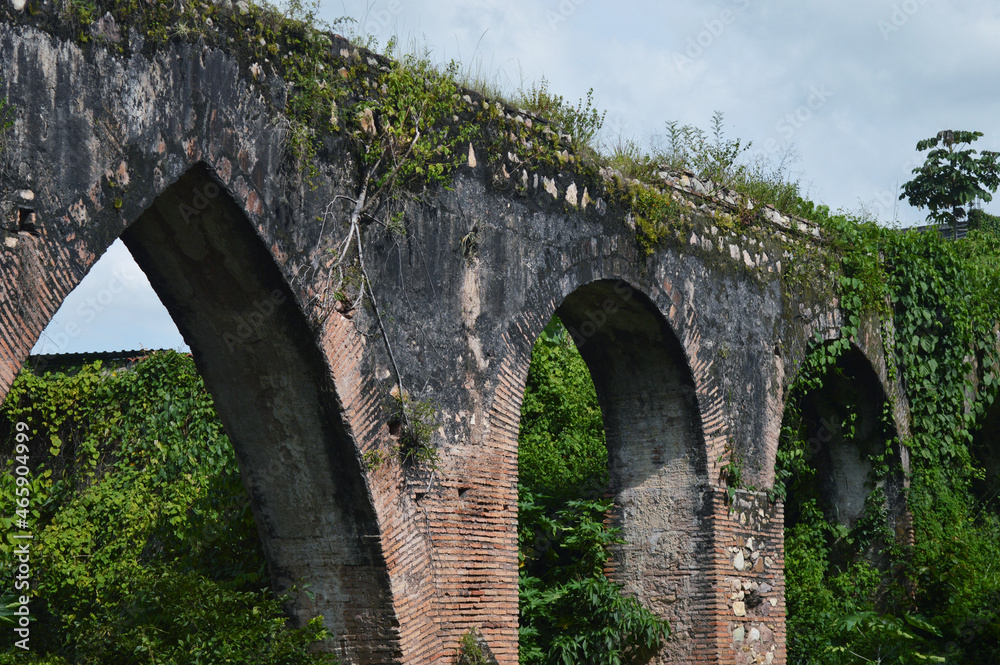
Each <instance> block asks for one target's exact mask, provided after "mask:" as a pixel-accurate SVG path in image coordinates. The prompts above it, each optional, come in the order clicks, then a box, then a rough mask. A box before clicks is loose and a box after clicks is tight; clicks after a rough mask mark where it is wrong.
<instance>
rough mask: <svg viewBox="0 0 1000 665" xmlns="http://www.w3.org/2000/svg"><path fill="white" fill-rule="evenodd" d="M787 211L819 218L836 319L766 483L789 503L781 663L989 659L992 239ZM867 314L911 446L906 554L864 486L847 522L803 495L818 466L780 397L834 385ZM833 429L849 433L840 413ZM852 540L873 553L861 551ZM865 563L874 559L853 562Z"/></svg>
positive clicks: (996, 529)
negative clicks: (897, 392)
mask: <svg viewBox="0 0 1000 665" xmlns="http://www.w3.org/2000/svg"><path fill="white" fill-rule="evenodd" d="M801 209H802V210H803V211H804V212H806V213H807V214H808V215H809V216H810V217H811V218H813V219H814V220H816V221H817V222H819V223H820V224H821V226H823V228H824V231H825V233H826V239H827V242H828V245H827V247H828V249H829V250H830V251H831V252H832V255H833V256H835V257H836V258H837V263H839V269H840V272H841V278H840V294H839V298H840V302H841V306H842V308H843V309H844V311H845V317H846V321H845V326H844V328H843V330H842V331H841V339H840V340H837V341H833V342H825V343H823V342H819V341H817V342H816V343H814V345H813V347H812V350H811V352H810V354H809V355H808V356H807V358H806V360H805V362H804V364H803V366H802V368H801V370H800V374H799V376H798V377H797V379H796V382H795V384H794V386H793V391H792V392H793V397H792V398H790V400H789V407H788V409H787V410H786V414H787V417H786V421H785V423H784V425H783V436H782V443H781V447H780V449H779V455H778V468H777V470H776V475H777V478H776V491H777V493H778V494H779V496H780V495H781V493H782V492H783V491H784V488H785V487H792V488H794V491H793V495H794V497H795V498H794V500H795V502H796V506H790V508H791V509H792V510H790V511H789V513H786V514H790V513H794V512H795V510H797V511H798V520H797V522H795V523H794V524H792V525H790V526H789V528H788V529H787V530H786V583H787V602H788V607H789V635H790V640H789V662H790V663H837V664H840V663H856V662H894V663H910V662H933V661H934V659H940V658H945V659H946V660H947V662H949V663H959V664H964V663H969V664H971V663H982V662H996V661H997V660H998V659H1000V639H998V634H1000V612H998V611H997V610H996V607H997V603H996V601H997V599H998V598H1000V574H998V571H995V570H994V568H995V564H994V560H995V543H996V542H997V540H998V539H1000V517H998V514H997V511H996V508H995V507H991V506H989V505H987V504H986V503H985V501H987V500H988V498H987V499H984V500H983V501H984V502H980V500H979V499H977V497H976V495H975V494H974V493H973V492H972V489H971V488H972V483H973V481H974V480H976V479H977V478H981V477H982V476H983V473H984V472H983V470H982V469H979V468H977V467H978V463H977V461H976V459H975V458H974V456H973V455H972V452H971V450H970V444H971V442H972V437H973V434H974V433H975V432H976V431H977V430H978V429H979V428H980V427H982V426H983V423H984V420H985V416H986V414H987V413H988V412H989V410H990V409H991V408H992V405H993V404H994V401H995V396H996V391H997V383H998V381H997V374H996V368H997V360H998V359H997V347H996V332H995V328H994V322H996V321H997V320H1000V299H998V297H997V294H998V293H1000V263H998V261H997V258H996V257H997V256H1000V239H998V237H997V235H996V233H994V232H992V231H991V230H989V229H988V228H987V229H983V230H973V231H971V232H970V235H969V237H968V238H967V239H965V240H961V241H958V242H950V241H946V240H944V239H943V238H942V237H941V236H940V235H938V234H927V233H925V234H920V233H913V232H909V233H901V232H898V231H894V230H889V229H884V228H881V227H878V226H876V225H875V224H873V223H871V222H868V221H864V220H858V219H856V218H851V217H848V216H845V215H834V214H831V213H830V212H829V210H828V209H826V208H823V207H820V208H816V207H814V206H812V205H811V204H807V203H806V202H802V204H801ZM988 221H989V220H988V218H987V222H988ZM866 312H869V313H874V314H877V315H879V316H880V317H882V319H883V321H888V322H891V329H890V328H889V327H888V326H887V325H885V324H883V327H882V332H883V341H884V344H885V348H886V356H887V358H886V359H887V364H888V369H889V373H890V378H898V379H899V380H900V381H901V382H902V383H903V384H904V385H905V386H906V390H907V396H908V402H909V406H910V412H911V422H910V431H911V437H910V438H909V439H907V440H905V441H900V442H898V444H895V445H905V446H906V447H907V449H908V450H909V451H910V464H911V479H910V480H911V484H910V488H909V492H908V495H907V502H908V505H909V507H910V510H911V511H912V515H913V538H914V543H915V544H914V545H913V546H910V547H905V546H903V544H902V543H900V542H896V541H895V538H894V537H893V536H894V535H899V534H887V533H886V529H885V525H886V521H885V520H886V516H885V514H884V512H880V511H879V510H876V509H875V508H878V507H880V506H882V505H883V504H884V500H883V499H882V498H881V497H880V496H879V495H878V494H874V495H873V496H872V497H869V504H868V510H867V512H866V516H865V518H864V519H863V520H862V521H861V522H859V523H858V524H856V525H855V526H854V528H853V529H845V528H844V527H838V525H835V524H831V523H829V522H828V521H827V518H826V517H825V516H824V515H823V514H822V511H821V510H820V507H819V505H818V504H817V503H816V502H815V496H811V495H810V494H809V493H808V491H807V489H808V486H809V484H810V482H811V478H812V477H813V476H814V474H815V473H816V469H815V468H814V466H813V464H812V463H811V461H810V458H809V454H808V452H809V451H808V449H807V448H806V446H805V445H804V442H803V441H802V430H801V427H800V425H801V423H800V422H798V421H796V409H795V403H796V402H795V399H796V398H795V397H794V395H795V394H796V391H798V394H801V393H802V392H805V391H808V390H815V389H820V388H823V387H828V386H829V385H832V382H833V381H834V380H835V379H836V376H837V374H836V368H837V364H838V362H839V359H840V358H841V357H842V355H843V353H844V352H845V351H846V350H847V349H848V348H849V340H850V339H851V338H853V337H855V336H856V335H857V334H858V329H859V326H860V317H861V315H862V314H864V313H866ZM848 402H849V399H847V401H845V402H843V403H844V404H847V403H848ZM849 410H850V409H848V411H849ZM885 418H886V419H887V420H888V415H886V416H885ZM843 426H844V431H845V432H848V433H850V426H851V423H850V422H849V420H845V422H844V425H843ZM890 443H893V442H890ZM887 452H888V451H870V452H869V455H870V457H869V459H870V461H871V463H872V465H873V469H874V472H875V474H876V475H878V474H883V473H886V472H887V471H888V465H889V463H890V456H888V455H887ZM866 543H867V544H868V545H872V544H876V545H877V546H878V547H877V548H876V549H881V551H882V554H881V555H880V556H879V557H876V558H875V559H871V560H869V559H867V558H865V557H860V558H859V555H860V553H861V552H862V551H863V550H864V549H865V548H864V546H865V545H866ZM846 545H850V547H849V548H848V556H846V557H845V556H844V548H845V546H846ZM851 551H853V552H855V554H850V552H851ZM838 552H839V554H838ZM866 561H870V562H879V561H880V562H881V563H879V564H878V565H877V566H876V567H875V568H863V567H861V565H862V564H864V563H865V562H866ZM938 662H941V661H940V660H939V661H938Z"/></svg>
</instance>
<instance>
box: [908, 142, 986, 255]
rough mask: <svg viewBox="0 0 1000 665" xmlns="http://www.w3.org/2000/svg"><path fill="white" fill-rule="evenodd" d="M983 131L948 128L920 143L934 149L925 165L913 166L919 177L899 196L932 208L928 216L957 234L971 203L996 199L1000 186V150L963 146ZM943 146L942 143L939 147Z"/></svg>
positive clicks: (912, 203)
mask: <svg viewBox="0 0 1000 665" xmlns="http://www.w3.org/2000/svg"><path fill="white" fill-rule="evenodd" d="M982 135H983V133H982V132H965V131H957V130H951V129H946V130H944V131H940V132H938V134H937V136H935V137H934V138H929V139H924V140H923V141H920V142H919V143H917V150H918V151H919V152H923V151H924V150H929V149H932V148H933V149H932V150H931V151H930V152H929V153H928V154H927V159H926V160H925V161H924V164H923V166H920V167H918V168H915V169H913V173H914V174H916V177H915V178H913V180H910V181H909V182H907V183H906V184H905V185H903V193H902V194H900V195H899V198H900V199H901V200H902V199H904V198H905V199H906V200H907V201H909V203H910V205H912V206H915V207H917V208H927V209H928V210H930V215H928V218H929V219H933V220H934V221H935V222H937V223H938V224H947V225H948V226H950V227H951V229H952V238H953V239H954V238H957V233H958V229H957V225H958V222H959V221H961V220H962V219H963V218H965V216H966V214H967V208H966V206H968V204H970V203H972V202H974V201H975V200H976V199H982V200H983V201H991V200H993V192H994V191H996V189H997V187H998V186H1000V152H993V151H991V150H984V151H983V152H982V154H980V156H979V157H978V158H977V157H974V155H975V154H976V150H973V149H972V148H968V147H967V148H965V149H960V148H961V147H962V146H968V145H971V144H972V143H973V142H974V141H976V140H977V139H978V138H979V137H980V136H982ZM938 146H941V147H938Z"/></svg>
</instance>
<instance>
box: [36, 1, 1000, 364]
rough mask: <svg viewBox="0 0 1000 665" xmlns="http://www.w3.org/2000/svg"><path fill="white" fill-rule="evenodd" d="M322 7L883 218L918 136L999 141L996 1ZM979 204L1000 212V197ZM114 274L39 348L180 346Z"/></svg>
mask: <svg viewBox="0 0 1000 665" xmlns="http://www.w3.org/2000/svg"><path fill="white" fill-rule="evenodd" d="M321 12H322V15H323V17H324V18H326V19H328V20H331V21H332V20H334V19H336V18H337V17H341V16H349V17H352V18H354V19H355V20H356V22H355V23H354V24H353V30H354V32H355V33H357V34H370V35H373V36H374V37H375V39H377V40H378V43H379V44H382V45H384V44H385V43H386V42H387V41H388V40H389V38H390V37H391V36H393V35H397V36H398V37H399V41H400V42H401V43H402V44H403V45H404V46H406V47H407V48H409V49H411V50H413V49H416V50H418V51H420V52H428V53H429V54H430V57H431V58H432V59H434V60H436V61H438V62H442V63H443V62H447V61H449V60H451V59H453V58H454V59H457V60H459V61H461V62H462V63H463V67H464V68H465V69H466V70H467V71H469V72H470V73H471V74H472V75H474V76H478V77H480V78H482V77H486V78H488V79H490V80H493V81H496V82H497V83H498V84H499V85H500V86H501V87H503V88H506V89H507V90H508V91H509V92H510V93H515V92H516V91H517V90H518V89H519V88H521V87H530V86H531V85H532V83H534V82H537V81H539V80H540V79H541V78H542V77H545V78H546V79H547V80H548V82H549V87H550V90H552V91H553V92H555V93H558V94H561V95H563V96H564V97H565V98H567V99H568V100H571V101H573V102H575V101H576V100H578V99H580V98H582V97H584V96H585V95H586V94H587V91H588V90H589V89H590V88H593V90H594V102H595V105H596V106H597V107H598V108H600V109H606V110H607V116H606V120H605V127H604V138H605V140H607V141H612V140H615V139H617V138H619V137H621V138H626V139H633V140H636V141H638V142H640V143H644V144H645V143H648V142H650V141H652V140H655V139H656V138H657V136H662V134H663V131H664V125H665V123H666V122H667V121H669V120H676V121H679V122H680V123H681V124H693V125H697V126H700V127H703V128H706V129H707V128H708V127H709V123H710V120H711V117H712V114H713V112H714V111H721V112H723V113H724V114H725V131H726V135H727V137H729V138H740V139H743V140H744V141H751V142H752V143H753V146H752V148H751V153H753V154H755V155H760V156H766V157H771V158H773V159H778V158H779V157H780V155H781V154H782V153H783V152H784V150H785V148H786V147H791V148H793V149H794V153H795V154H797V155H798V161H796V162H795V163H794V164H793V165H792V170H793V171H794V172H795V175H796V177H797V178H798V179H799V180H800V181H801V182H802V184H803V186H804V189H805V191H806V193H807V194H808V195H809V198H811V199H813V200H815V201H817V202H820V203H826V204H827V205H829V206H830V207H831V208H833V209H838V208H843V209H845V210H849V211H855V212H857V211H859V210H860V209H862V208H864V209H865V210H867V211H868V212H869V213H872V214H875V215H877V217H878V218H879V219H880V220H881V221H883V222H884V223H887V224H891V223H893V220H898V223H899V224H901V225H903V226H908V225H911V224H914V223H918V222H921V221H922V220H923V217H924V215H923V213H921V212H920V211H917V210H913V209H912V208H909V207H908V206H907V205H906V204H905V203H903V202H897V200H896V199H897V197H898V191H899V187H900V186H901V185H902V183H905V182H906V181H907V180H909V179H910V177H911V174H910V171H911V169H912V168H913V167H914V166H916V165H918V164H920V163H921V162H922V161H923V160H922V158H921V157H920V156H919V155H918V153H916V151H915V150H914V148H915V145H916V143H917V141H919V140H920V139H923V138H927V137H931V136H934V135H935V134H936V133H937V132H938V131H940V130H942V129H966V130H978V131H982V132H983V133H984V134H985V136H984V137H983V138H982V139H980V140H979V142H978V143H977V144H976V146H975V147H977V148H980V149H993V150H1000V3H994V2H988V1H985V0H979V1H976V0H952V1H947V0H901V1H892V2H889V1H880V0H865V1H863V2H862V1H861V0H839V1H838V2H829V1H825V2H818V1H815V0H794V1H793V0H771V1H769V2H763V1H762V0H718V1H717V2H704V1H701V0H697V1H696V0H675V1H666V2H664V1H663V0H660V1H659V2H653V1H649V0H641V1H640V0H633V1H627V0H626V1H624V2H615V3H609V2H602V1H599V0H459V1H454V2H448V1H446V0H324V1H323V2H322V3H321ZM985 208H986V209H987V210H989V211H991V212H993V213H997V214H1000V203H996V202H995V203H992V204H987V205H986V206H985ZM105 263H106V264H108V265H106V266H105V265H104V264H105ZM116 270H117V271H118V272H119V273H123V274H124V273H128V271H134V270H137V269H136V268H134V267H130V265H129V263H128V252H127V251H125V250H124V248H123V247H120V246H119V247H118V248H116V249H115V250H113V251H109V253H108V255H107V256H106V259H103V260H102V261H101V262H100V263H99V265H98V266H97V267H95V269H94V270H93V271H91V275H89V276H88V278H87V279H86V280H85V281H84V283H82V284H81V285H80V287H78V289H77V291H75V292H74V294H73V295H74V296H76V297H77V298H79V299H80V300H78V301H77V302H75V303H74V302H71V301H70V300H67V302H66V304H65V305H64V307H63V308H62V310H60V315H59V316H57V318H56V319H55V320H54V321H53V323H52V324H51V325H50V328H49V329H48V330H47V331H46V334H45V335H43V337H42V339H41V340H40V342H39V346H37V347H36V350H41V349H43V348H45V344H46V342H47V341H48V343H49V344H48V350H50V351H58V352H71V351H86V350H101V349H114V350H117V349H122V348H140V347H142V346H145V347H147V348H154V347H163V346H167V347H178V346H179V345H182V344H183V340H181V339H180V336H179V335H178V334H177V333H176V330H173V329H172V326H169V325H168V324H169V319H168V318H167V316H166V313H165V311H162V309H161V308H160V309H159V313H160V315H161V316H162V317H163V318H162V319H156V318H155V316H156V315H157V312H156V310H157V309H158V302H157V301H156V300H155V296H154V295H152V292H151V291H150V290H149V288H148V284H146V285H144V284H143V282H144V280H142V279H141V278H136V279H134V280H132V281H130V282H129V288H126V289H124V290H123V291H122V293H121V294H114V297H112V298H110V302H109V303H108V304H107V305H106V306H102V311H101V312H100V313H99V314H100V316H99V317H94V316H93V314H94V312H93V311H92V310H93V308H89V309H88V306H87V305H86V303H87V302H88V301H87V298H95V297H97V296H99V295H100V293H101V290H102V289H104V290H105V291H106V290H107V289H108V281H109V280H110V279H112V278H113V277H114V275H115V271H116ZM88 294H90V295H88ZM94 294H96V295H94ZM104 299H105V300H108V299H109V298H108V296H107V294H105V296H104ZM94 302H97V303H98V304H100V301H99V300H98V301H94ZM81 303H83V304H82V305H81ZM81 307H82V309H81ZM164 320H165V321H164ZM73 324H76V327H75V328H72V330H73V333H74V334H72V335H70V334H67V330H69V329H70V327H71V326H72V325H73ZM140 324H141V325H140ZM167 330H169V332H165V331H167Z"/></svg>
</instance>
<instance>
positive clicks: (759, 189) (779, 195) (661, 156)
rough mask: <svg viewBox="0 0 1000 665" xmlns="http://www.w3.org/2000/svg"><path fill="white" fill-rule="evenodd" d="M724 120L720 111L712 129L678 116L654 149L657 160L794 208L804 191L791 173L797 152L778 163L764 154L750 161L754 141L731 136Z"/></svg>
mask: <svg viewBox="0 0 1000 665" xmlns="http://www.w3.org/2000/svg"><path fill="white" fill-rule="evenodd" d="M724 120H725V117H724V115H723V113H722V112H721V111H716V112H715V113H714V114H713V115H712V128H711V131H709V132H706V131H705V130H703V129H700V128H699V127H696V126H694V125H681V124H680V123H679V122H677V121H676V120H674V121H670V122H668V123H667V136H666V146H665V147H663V148H660V149H658V150H656V151H654V153H653V160H654V161H656V162H657V163H659V164H662V165H663V166H664V167H666V168H667V169H668V170H671V171H674V172H683V171H688V172H691V173H694V174H695V176H697V177H698V178H699V179H701V180H706V181H710V182H711V183H712V184H713V185H714V186H715V188H716V189H721V188H728V189H733V190H735V191H737V192H739V193H741V194H743V195H744V196H746V197H747V198H748V199H749V200H750V201H752V202H755V203H766V204H771V205H773V206H774V207H775V208H777V209H778V210H783V211H792V212H794V208H795V204H796V201H797V200H798V197H799V194H800V191H799V184H798V182H797V181H795V180H791V179H790V177H789V173H788V163H789V162H790V161H791V160H792V159H793V154H792V153H791V152H786V153H785V154H783V155H782V156H781V157H780V159H779V160H778V162H777V163H771V162H770V161H768V160H766V159H764V158H758V159H756V160H754V161H747V160H746V159H745V155H746V153H747V152H748V151H749V150H750V147H751V145H752V142H749V141H748V142H746V143H744V142H743V141H742V140H740V139H727V138H726V136H725V131H724Z"/></svg>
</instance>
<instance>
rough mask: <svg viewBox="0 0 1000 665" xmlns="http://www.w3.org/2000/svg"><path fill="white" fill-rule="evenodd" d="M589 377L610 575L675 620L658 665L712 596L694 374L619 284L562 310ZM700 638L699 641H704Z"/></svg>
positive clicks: (686, 645)
mask: <svg viewBox="0 0 1000 665" xmlns="http://www.w3.org/2000/svg"><path fill="white" fill-rule="evenodd" d="M555 313H556V315H558V316H559V318H560V319H561V320H562V321H563V323H564V325H565V326H566V328H567V330H568V331H569V333H570V335H571V336H572V338H573V340H574V342H575V343H576V346H577V348H578V350H579V351H580V354H581V355H582V357H583V359H584V361H585V362H586V363H587V366H588V368H589V370H590V374H591V378H592V380H593V382H594V386H595V388H596V391H597V396H598V401H599V403H600V405H601V411H602V415H603V418H604V428H605V436H606V441H607V446H608V465H609V475H610V485H609V487H608V488H607V493H608V494H609V495H610V496H611V497H613V499H614V507H613V509H612V515H611V520H612V523H613V524H615V526H618V527H620V528H621V529H622V530H623V536H624V538H625V540H626V541H627V543H626V544H625V545H621V546H619V547H617V548H616V549H615V551H614V555H613V559H612V561H611V563H610V565H609V569H610V574H611V577H612V578H613V579H614V580H615V581H617V582H619V583H621V584H623V585H624V586H625V590H626V592H627V593H629V594H631V595H633V596H635V597H637V598H638V599H639V600H640V601H641V602H642V603H643V605H644V606H646V607H647V608H649V609H650V610H652V611H653V612H655V613H656V614H658V615H659V616H662V617H665V618H667V619H668V620H670V622H671V627H672V630H673V633H674V638H673V639H672V640H671V642H670V644H669V645H668V646H667V647H666V648H665V649H664V652H663V653H662V654H661V655H660V657H659V658H658V659H656V662H660V661H661V660H663V659H672V658H673V657H675V656H677V655H679V654H681V653H690V652H691V651H693V650H694V649H695V642H696V641H698V640H699V639H701V638H703V637H704V635H707V630H706V627H704V626H698V625H696V617H698V616H700V615H701V614H702V612H703V609H704V608H702V607H701V604H703V603H707V602H708V599H709V598H710V596H711V594H712V590H711V582H710V580H709V568H710V566H709V565H708V561H709V559H710V548H711V524H710V520H709V519H708V518H707V511H708V510H709V507H708V505H709V503H710V502H707V501H706V500H705V496H704V494H705V491H706V488H707V487H708V462H707V454H706V447H705V442H704V436H703V434H702V432H701V417H700V414H699V407H698V401H697V393H696V390H695V382H694V377H693V375H692V372H691V369H690V367H689V365H688V361H687V357H686V354H685V352H684V349H683V347H682V345H681V342H680V341H679V340H678V337H677V335H676V334H675V332H674V330H673V328H672V326H671V325H670V323H669V322H668V320H667V319H666V317H664V315H663V314H662V313H661V311H660V310H659V308H658V307H657V306H656V305H655V304H654V303H653V301H652V300H650V299H649V298H648V297H647V296H646V295H645V294H643V293H642V292H641V291H639V290H638V289H637V288H635V287H634V286H633V285H631V284H629V283H627V282H625V281H623V280H611V279H603V280H597V281H592V282H589V283H586V284H584V285H582V286H579V287H577V288H576V289H575V290H573V291H572V293H570V294H569V295H568V296H566V297H565V299H564V300H563V301H562V302H561V303H560V304H559V305H558V307H557V308H556V310H555ZM703 633H704V634H703Z"/></svg>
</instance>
